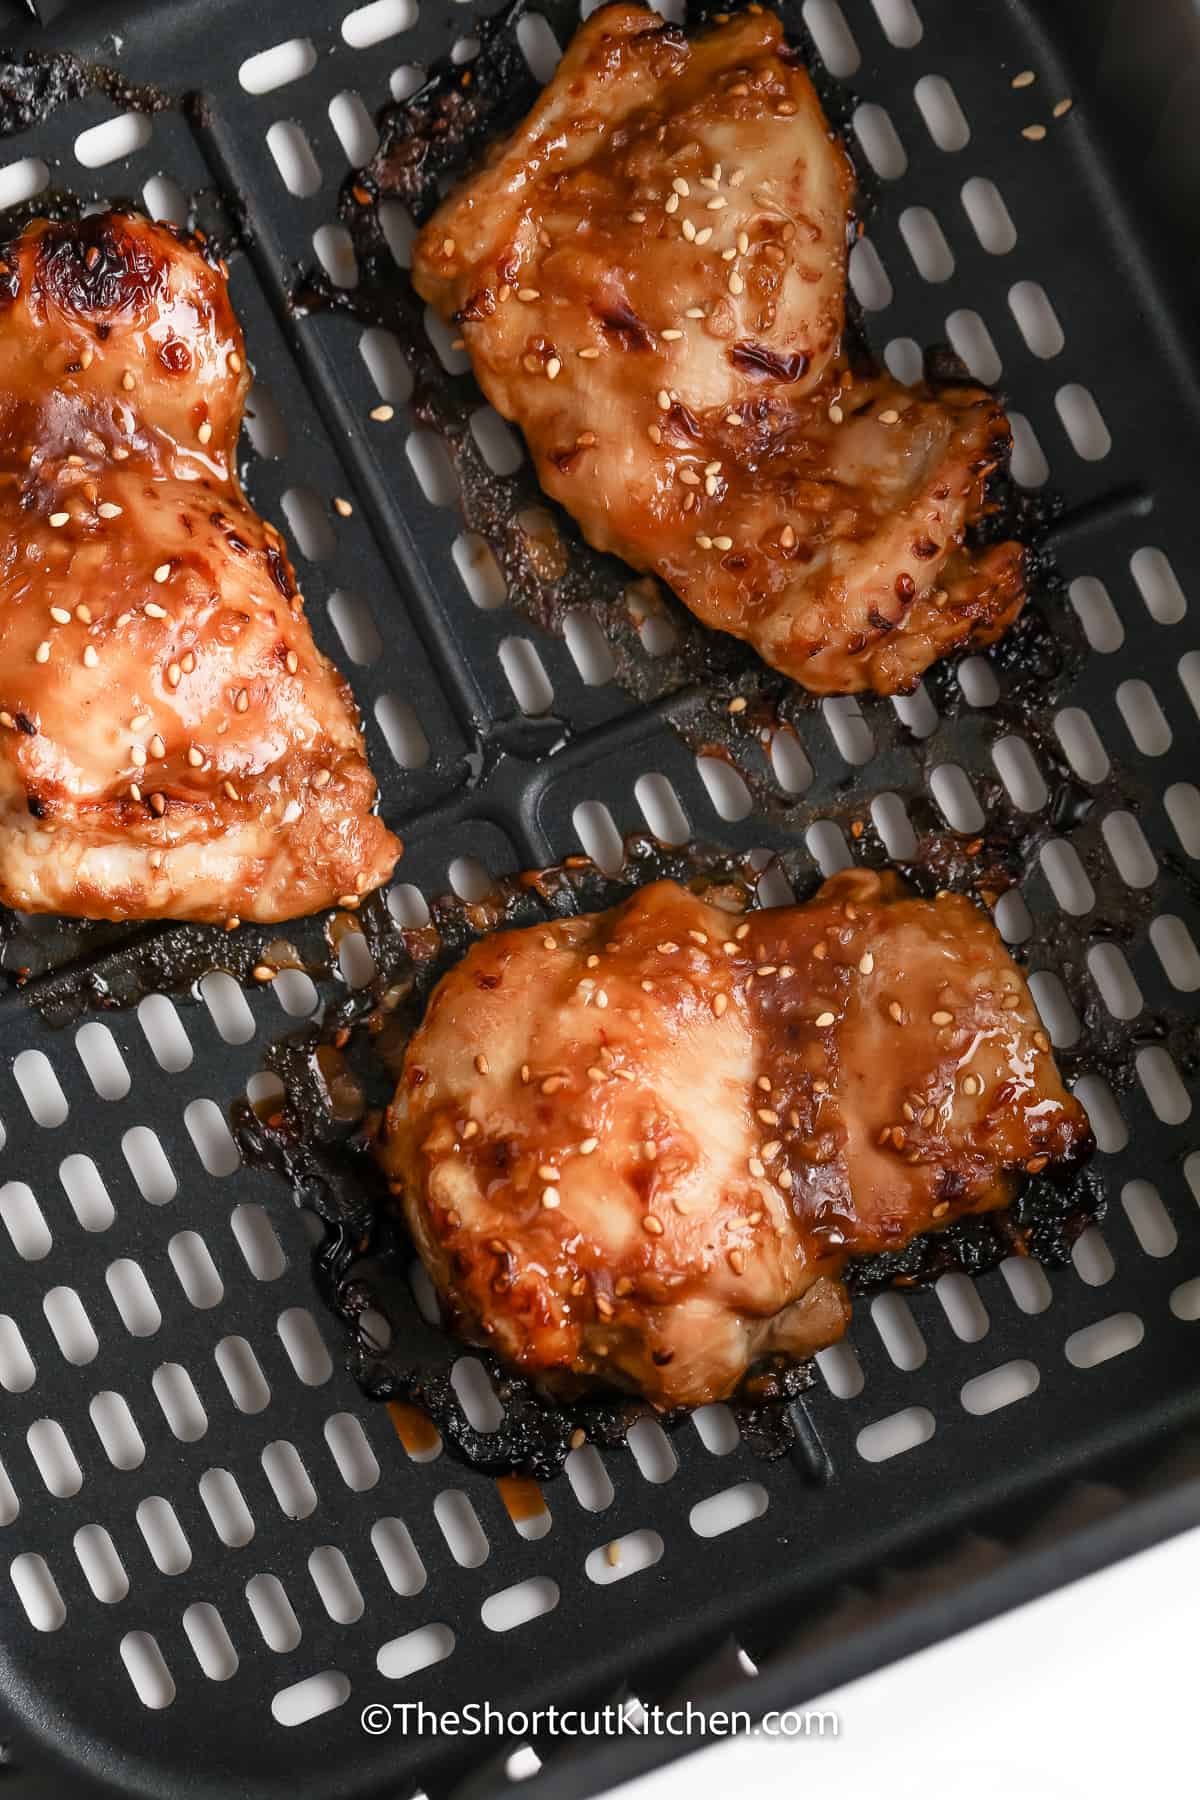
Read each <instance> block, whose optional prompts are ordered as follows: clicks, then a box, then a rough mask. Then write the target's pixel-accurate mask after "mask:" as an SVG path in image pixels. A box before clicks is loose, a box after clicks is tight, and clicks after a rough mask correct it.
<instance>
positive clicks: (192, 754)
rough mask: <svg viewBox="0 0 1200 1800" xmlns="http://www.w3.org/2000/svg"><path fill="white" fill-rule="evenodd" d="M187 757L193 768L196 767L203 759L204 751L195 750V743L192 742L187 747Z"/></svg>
mask: <svg viewBox="0 0 1200 1800" xmlns="http://www.w3.org/2000/svg"><path fill="white" fill-rule="evenodd" d="M187 759H188V761H189V762H190V763H191V765H192V767H193V769H198V768H199V767H200V765H201V763H202V762H203V761H204V752H203V750H197V748H196V746H195V744H192V745H190V746H189V748H188V753H187Z"/></svg>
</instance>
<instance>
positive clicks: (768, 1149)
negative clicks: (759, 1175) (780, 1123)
mask: <svg viewBox="0 0 1200 1800" xmlns="http://www.w3.org/2000/svg"><path fill="white" fill-rule="evenodd" d="M782 1149H783V1144H782V1143H781V1141H780V1140H779V1138H772V1139H771V1140H770V1142H769V1143H766V1144H764V1145H763V1147H762V1149H761V1150H760V1151H759V1155H760V1156H761V1157H762V1159H763V1161H764V1162H765V1163H769V1162H774V1161H775V1158H776V1157H777V1156H778V1155H779V1152H780V1151H781V1150H782Z"/></svg>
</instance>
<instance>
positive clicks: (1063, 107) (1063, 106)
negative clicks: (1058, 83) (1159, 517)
mask: <svg viewBox="0 0 1200 1800" xmlns="http://www.w3.org/2000/svg"><path fill="white" fill-rule="evenodd" d="M1074 104H1075V102H1074V101H1073V100H1057V101H1056V102H1055V104H1054V117H1055V118H1056V119H1065V118H1066V116H1067V114H1068V113H1069V112H1070V110H1071V108H1072V107H1073V106H1074Z"/></svg>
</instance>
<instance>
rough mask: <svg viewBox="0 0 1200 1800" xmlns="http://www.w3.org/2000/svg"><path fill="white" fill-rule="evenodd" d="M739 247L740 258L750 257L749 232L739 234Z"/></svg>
mask: <svg viewBox="0 0 1200 1800" xmlns="http://www.w3.org/2000/svg"><path fill="white" fill-rule="evenodd" d="M737 247H738V255H739V256H747V255H749V252H750V233H749V232H748V231H739V232H738V234H737Z"/></svg>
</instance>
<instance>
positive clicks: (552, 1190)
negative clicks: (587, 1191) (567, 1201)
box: [542, 1187, 562, 1208]
mask: <svg viewBox="0 0 1200 1800" xmlns="http://www.w3.org/2000/svg"><path fill="white" fill-rule="evenodd" d="M561 1204H562V1195H561V1194H560V1193H559V1191H558V1189H557V1188H556V1187H546V1188H543V1189H542V1205H543V1206H548V1207H551V1208H553V1207H556V1206H561Z"/></svg>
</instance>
